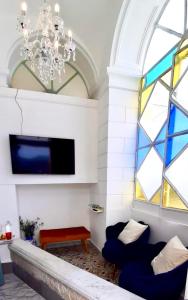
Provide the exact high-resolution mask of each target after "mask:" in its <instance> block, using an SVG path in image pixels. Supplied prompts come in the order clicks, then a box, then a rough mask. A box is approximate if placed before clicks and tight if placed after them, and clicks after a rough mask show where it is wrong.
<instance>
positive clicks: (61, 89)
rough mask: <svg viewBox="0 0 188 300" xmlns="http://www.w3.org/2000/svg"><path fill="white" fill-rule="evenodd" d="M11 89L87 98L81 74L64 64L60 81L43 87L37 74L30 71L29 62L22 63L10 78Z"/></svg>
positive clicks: (69, 65)
mask: <svg viewBox="0 0 188 300" xmlns="http://www.w3.org/2000/svg"><path fill="white" fill-rule="evenodd" d="M11 87H13V88H18V89H23V90H31V91H39V92H45V93H53V94H58V95H66V96H76V97H81V98H88V88H87V85H86V83H85V80H84V78H83V76H82V75H81V73H80V72H79V71H78V70H77V69H76V68H75V67H74V66H72V65H71V64H69V63H66V72H65V74H64V76H63V78H62V80H61V81H59V79H56V80H54V81H51V82H49V83H48V84H47V85H45V84H44V83H43V82H42V81H41V80H40V76H39V74H38V73H37V70H35V72H33V71H32V68H31V66H30V62H28V61H23V62H21V63H20V64H19V65H18V66H17V68H16V69H15V71H14V73H13V75H12V78H11Z"/></svg>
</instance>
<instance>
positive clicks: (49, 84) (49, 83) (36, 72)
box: [25, 61, 51, 90]
mask: <svg viewBox="0 0 188 300" xmlns="http://www.w3.org/2000/svg"><path fill="white" fill-rule="evenodd" d="M25 64H26V65H27V66H28V68H29V69H30V70H31V71H32V72H33V73H34V74H35V76H36V77H37V78H38V80H39V81H40V82H42V80H41V79H40V75H39V70H38V68H37V67H35V69H32V67H31V62H30V61H26V62H25ZM42 84H44V86H45V87H46V88H47V89H49V90H50V88H51V82H50V81H49V82H48V83H44V82H42Z"/></svg>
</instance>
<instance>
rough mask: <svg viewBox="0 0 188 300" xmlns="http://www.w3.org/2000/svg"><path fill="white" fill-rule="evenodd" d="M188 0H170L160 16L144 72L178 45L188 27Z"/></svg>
mask: <svg viewBox="0 0 188 300" xmlns="http://www.w3.org/2000/svg"><path fill="white" fill-rule="evenodd" d="M187 2H188V1H187V0H169V1H167V2H166V4H165V6H164V7H163V10H162V13H161V15H160V16H159V18H158V20H157V22H156V25H155V27H154V32H153V35H152V38H151V41H150V45H149V48H148V51H147V54H146V59H145V64H144V73H146V72H147V71H148V70H149V69H150V68H151V67H152V66H154V65H155V64H156V63H157V62H158V61H159V60H160V59H161V57H162V56H164V55H165V54H166V53H167V52H169V51H170V50H171V49H172V48H173V47H175V45H177V44H178V43H179V42H180V40H181V39H182V37H183V36H184V34H185V33H186V31H187V28H188V22H187Z"/></svg>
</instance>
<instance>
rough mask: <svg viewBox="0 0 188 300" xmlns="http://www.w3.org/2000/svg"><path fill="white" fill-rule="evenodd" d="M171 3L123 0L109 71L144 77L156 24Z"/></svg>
mask: <svg viewBox="0 0 188 300" xmlns="http://www.w3.org/2000/svg"><path fill="white" fill-rule="evenodd" d="M167 1H168V0H144V1H140V0H124V2H123V4H122V7H121V11H120V13H119V17H118V22H117V25H116V29H115V34H114V39H113V44H112V51H111V57H110V68H112V67H113V68H115V69H116V70H124V72H125V73H126V74H130V75H137V76H139V75H141V74H142V70H143V64H144V60H145V55H146V53H147V48H148V46H149V43H150V40H151V37H152V34H153V30H154V25H155V22H156V20H157V18H158V16H159V15H160V12H161V10H162V8H163V5H164V4H165V3H166V2H167Z"/></svg>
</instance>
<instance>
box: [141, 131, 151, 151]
mask: <svg viewBox="0 0 188 300" xmlns="http://www.w3.org/2000/svg"><path fill="white" fill-rule="evenodd" d="M149 144H151V141H150V139H149V137H148V136H147V135H146V133H145V131H144V129H143V128H141V127H140V128H139V133H138V148H141V147H144V146H146V145H149Z"/></svg>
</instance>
